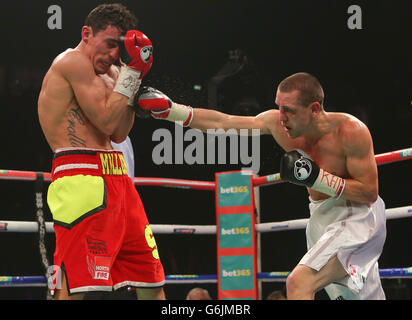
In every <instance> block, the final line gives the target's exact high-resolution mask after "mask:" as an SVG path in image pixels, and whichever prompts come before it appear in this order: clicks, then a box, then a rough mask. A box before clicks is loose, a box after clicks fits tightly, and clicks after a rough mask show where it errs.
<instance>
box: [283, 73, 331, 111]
mask: <svg viewBox="0 0 412 320" xmlns="http://www.w3.org/2000/svg"><path fill="white" fill-rule="evenodd" d="M278 89H279V91H282V92H292V91H294V90H297V91H299V98H298V103H299V104H300V105H302V106H305V107H306V106H308V105H309V104H311V103H312V102H319V103H320V105H322V106H323V101H324V99H325V95H324V93H323V89H322V86H321V84H320V82H319V80H318V79H317V78H316V77H314V76H312V75H311V74H309V73H305V72H299V73H295V74H292V75H291V76H289V77H287V78H286V79H284V80H283V81H282V82H281V83H280V84H279V86H278Z"/></svg>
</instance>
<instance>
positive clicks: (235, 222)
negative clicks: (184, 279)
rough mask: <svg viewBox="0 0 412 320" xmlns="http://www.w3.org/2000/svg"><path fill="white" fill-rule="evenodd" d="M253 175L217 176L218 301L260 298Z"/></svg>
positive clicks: (235, 173)
mask: <svg viewBox="0 0 412 320" xmlns="http://www.w3.org/2000/svg"><path fill="white" fill-rule="evenodd" d="M252 178H253V176H252V172H250V174H247V172H245V171H233V172H220V173H216V182H217V183H216V225H217V230H218V232H217V264H218V299H254V300H256V299H257V278H256V271H257V270H256V267H257V260H256V259H257V258H256V231H255V223H256V216H255V204H254V198H253V185H252Z"/></svg>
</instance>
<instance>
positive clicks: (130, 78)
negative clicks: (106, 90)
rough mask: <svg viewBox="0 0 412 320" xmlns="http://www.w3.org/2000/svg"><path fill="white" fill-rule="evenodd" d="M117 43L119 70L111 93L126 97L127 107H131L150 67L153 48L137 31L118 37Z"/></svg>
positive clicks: (148, 40) (130, 31)
mask: <svg viewBox="0 0 412 320" xmlns="http://www.w3.org/2000/svg"><path fill="white" fill-rule="evenodd" d="M118 43H119V60H120V65H121V68H120V74H119V76H118V78H117V81H116V85H115V87H114V89H113V91H115V92H118V93H120V94H122V95H124V96H126V97H128V98H129V102H128V105H132V104H133V98H134V96H135V94H136V92H137V90H139V87H140V83H141V79H142V78H143V77H144V76H145V75H146V73H147V72H148V71H149V70H150V67H151V66H152V63H153V55H152V53H153V46H152V42H151V41H150V39H149V38H148V37H147V36H146V35H144V34H143V33H142V32H140V31H137V30H129V31H127V33H126V34H122V35H120V37H119V39H118Z"/></svg>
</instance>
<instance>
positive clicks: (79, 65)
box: [51, 49, 93, 75]
mask: <svg viewBox="0 0 412 320" xmlns="http://www.w3.org/2000/svg"><path fill="white" fill-rule="evenodd" d="M51 69H53V70H55V71H56V72H59V73H61V74H63V75H67V74H73V73H79V71H80V73H84V72H85V71H87V70H89V71H93V65H92V63H91V61H90V59H89V58H88V57H87V56H86V55H85V54H84V53H82V52H80V51H79V50H75V49H67V50H66V51H64V52H62V53H60V54H59V55H58V56H57V57H56V58H55V59H54V61H53V63H52V67H51Z"/></svg>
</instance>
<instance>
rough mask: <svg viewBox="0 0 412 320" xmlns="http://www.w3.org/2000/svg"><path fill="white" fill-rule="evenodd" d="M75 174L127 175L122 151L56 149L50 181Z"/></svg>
mask: <svg viewBox="0 0 412 320" xmlns="http://www.w3.org/2000/svg"><path fill="white" fill-rule="evenodd" d="M75 174H87V175H93V176H104V175H116V176H119V175H127V167H126V161H125V159H124V156H123V153H122V152H121V151H115V150H93V149H61V150H58V151H57V152H56V153H55V154H54V157H53V166H52V181H54V180H56V179H57V178H60V177H63V176H69V175H70V176H71V175H75Z"/></svg>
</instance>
